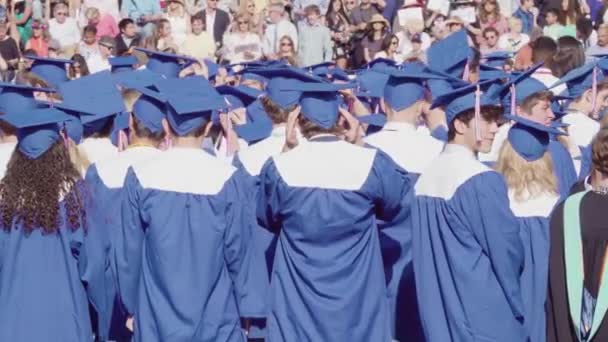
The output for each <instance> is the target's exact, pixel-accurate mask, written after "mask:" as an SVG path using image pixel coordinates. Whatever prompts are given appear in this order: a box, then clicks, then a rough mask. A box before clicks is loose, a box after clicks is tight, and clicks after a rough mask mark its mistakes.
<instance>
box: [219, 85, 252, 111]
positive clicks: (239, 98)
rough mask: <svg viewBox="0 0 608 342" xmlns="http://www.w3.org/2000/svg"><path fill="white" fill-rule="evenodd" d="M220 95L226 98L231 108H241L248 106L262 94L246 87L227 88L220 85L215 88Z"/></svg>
mask: <svg viewBox="0 0 608 342" xmlns="http://www.w3.org/2000/svg"><path fill="white" fill-rule="evenodd" d="M215 90H217V91H218V92H219V93H220V94H221V95H224V96H227V99H228V102H230V107H231V108H233V109H234V108H241V107H247V106H249V105H250V104H251V103H252V102H253V101H255V100H256V99H257V98H258V97H259V96H260V95H261V94H262V92H261V91H259V90H257V89H253V88H250V87H246V86H236V87H232V86H227V85H222V86H218V87H216V88H215Z"/></svg>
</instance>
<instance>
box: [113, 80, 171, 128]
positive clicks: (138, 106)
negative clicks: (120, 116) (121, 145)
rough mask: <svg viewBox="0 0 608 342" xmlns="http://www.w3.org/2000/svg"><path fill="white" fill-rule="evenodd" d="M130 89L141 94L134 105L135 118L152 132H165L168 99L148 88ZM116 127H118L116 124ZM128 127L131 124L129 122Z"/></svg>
mask: <svg viewBox="0 0 608 342" xmlns="http://www.w3.org/2000/svg"><path fill="white" fill-rule="evenodd" d="M130 89H134V90H137V91H138V92H140V93H141V96H140V97H139V98H138V99H137V101H135V103H134V104H133V111H132V113H133V116H135V117H136V118H137V120H138V121H139V122H141V124H142V125H143V126H144V127H146V128H147V129H148V130H150V132H152V133H157V132H161V131H162V130H163V119H164V118H166V116H167V97H166V96H164V95H163V94H161V93H160V92H157V91H154V90H151V89H148V88H146V87H133V88H130ZM115 120H116V119H115ZM118 123H119V124H120V123H121V122H118ZM114 127H116V122H115V125H114ZM128 127H129V123H128V121H127V128H128Z"/></svg>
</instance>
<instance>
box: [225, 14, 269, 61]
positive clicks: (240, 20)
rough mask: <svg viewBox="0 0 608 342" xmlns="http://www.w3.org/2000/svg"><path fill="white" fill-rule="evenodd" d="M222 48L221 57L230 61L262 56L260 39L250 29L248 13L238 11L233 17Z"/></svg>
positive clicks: (254, 58) (247, 59)
mask: <svg viewBox="0 0 608 342" xmlns="http://www.w3.org/2000/svg"><path fill="white" fill-rule="evenodd" d="M223 50H224V53H223V59H225V60H228V61H230V63H242V62H246V61H252V60H256V59H259V58H260V57H261V56H262V41H261V40H260V36H258V35H257V34H256V33H255V32H253V31H252V26H251V17H250V16H249V14H248V13H239V14H237V15H236V16H235V17H234V21H233V22H232V29H231V32H230V33H229V34H227V35H226V36H225V37H224V48H223Z"/></svg>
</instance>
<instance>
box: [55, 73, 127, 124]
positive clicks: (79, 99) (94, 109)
mask: <svg viewBox="0 0 608 342" xmlns="http://www.w3.org/2000/svg"><path fill="white" fill-rule="evenodd" d="M59 91H60V93H61V95H62V96H63V101H62V102H60V103H57V104H55V106H57V107H59V108H62V109H66V110H70V111H73V112H79V113H86V114H89V115H90V116H94V117H106V116H109V115H114V114H117V113H120V112H122V111H124V110H125V105H124V101H123V99H122V95H121V93H120V91H119V90H118V87H117V85H116V82H115V81H114V78H113V77H112V74H111V73H110V71H108V70H106V71H101V72H96V73H94V74H90V75H87V76H83V77H80V78H78V79H76V80H72V81H70V82H66V83H64V84H61V85H60V86H59Z"/></svg>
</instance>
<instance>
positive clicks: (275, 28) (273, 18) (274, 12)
mask: <svg viewBox="0 0 608 342" xmlns="http://www.w3.org/2000/svg"><path fill="white" fill-rule="evenodd" d="M268 17H269V19H270V25H268V27H266V32H264V37H263V38H262V53H264V56H266V58H269V59H275V58H277V54H279V51H280V41H281V40H282V39H283V38H282V37H283V36H288V37H289V38H290V40H291V42H292V45H293V43H294V42H297V41H298V30H297V29H296V27H295V25H294V24H293V23H292V22H291V21H289V20H288V18H287V17H286V15H285V7H284V6H283V3H273V4H271V5H270V7H269V8H268ZM293 49H294V51H297V50H298V47H297V46H295V45H294V46H293Z"/></svg>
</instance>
